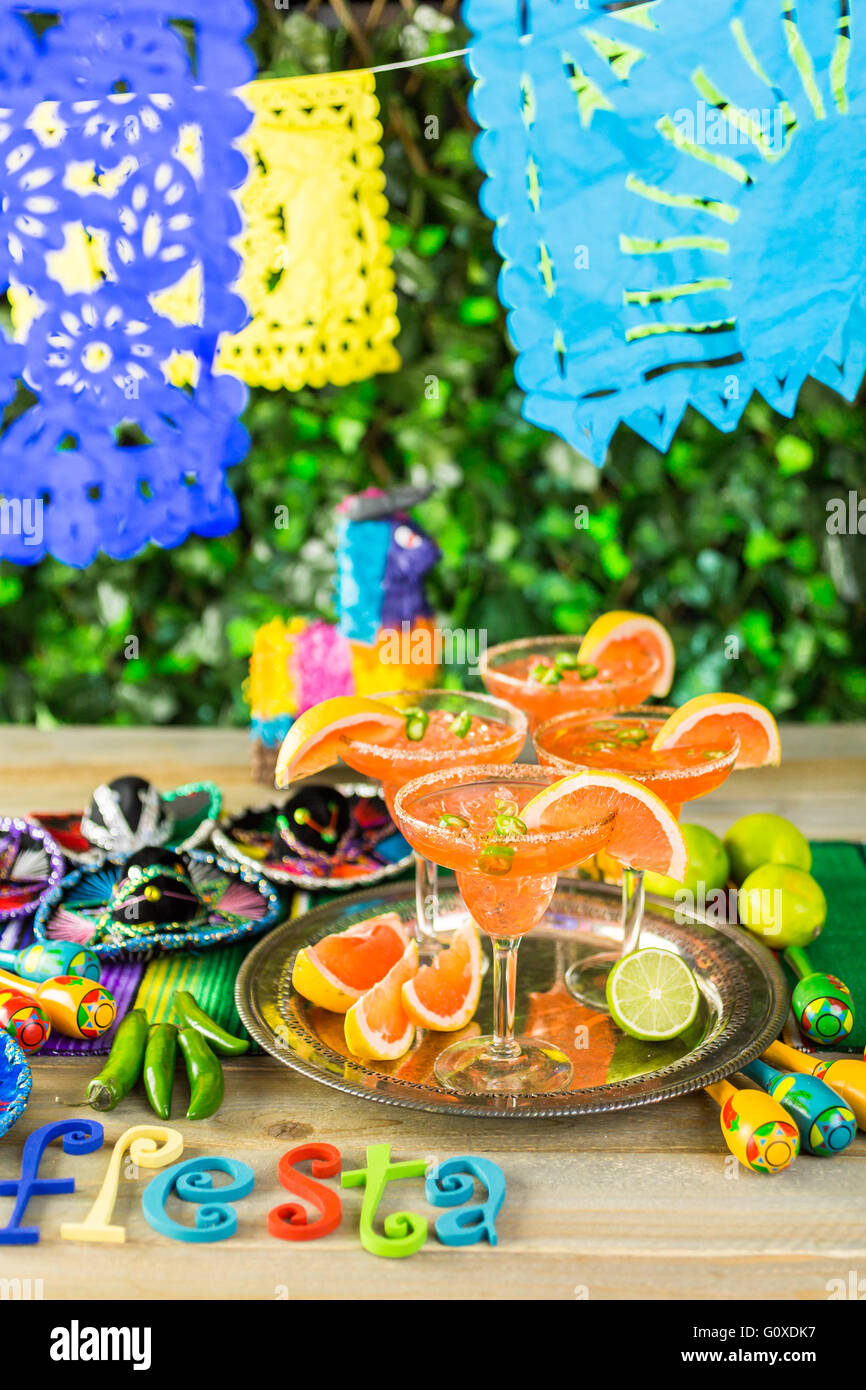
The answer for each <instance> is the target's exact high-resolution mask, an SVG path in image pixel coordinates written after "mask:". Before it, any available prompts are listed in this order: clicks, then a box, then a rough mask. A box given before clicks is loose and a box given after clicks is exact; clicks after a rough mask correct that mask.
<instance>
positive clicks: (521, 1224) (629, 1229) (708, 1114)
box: [0, 1058, 866, 1300]
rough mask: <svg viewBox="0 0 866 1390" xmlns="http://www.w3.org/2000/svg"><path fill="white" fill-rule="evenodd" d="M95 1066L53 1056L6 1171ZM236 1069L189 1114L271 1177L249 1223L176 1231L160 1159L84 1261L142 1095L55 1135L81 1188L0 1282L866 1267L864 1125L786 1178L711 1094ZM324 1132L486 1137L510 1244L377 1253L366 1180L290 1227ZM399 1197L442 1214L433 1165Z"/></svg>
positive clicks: (54, 1164)
mask: <svg viewBox="0 0 866 1390" xmlns="http://www.w3.org/2000/svg"><path fill="white" fill-rule="evenodd" d="M92 1070H93V1066H92V1063H91V1062H89V1061H86V1060H80V1059H76V1060H74V1061H60V1060H53V1059H50V1058H45V1059H43V1060H41V1061H40V1060H37V1062H36V1066H35V1073H36V1088H35V1099H34V1101H33V1103H32V1105H31V1108H30V1110H29V1112H28V1115H27V1118H26V1120H25V1121H24V1122H22V1123H21V1124H19V1125H18V1126H17V1127H16V1128H15V1129H14V1130H13V1131H12V1132H11V1133H10V1134H9V1136H8V1137H7V1139H6V1140H4V1142H3V1145H2V1148H0V1174H2V1176H3V1177H12V1176H14V1175H15V1173H16V1171H17V1165H18V1162H19V1158H20V1150H21V1144H22V1142H23V1139H24V1137H25V1135H26V1133H28V1132H29V1131H30V1130H31V1129H32V1128H35V1127H36V1126H37V1125H39V1124H44V1123H47V1122H48V1121H50V1120H53V1119H57V1118H59V1117H60V1116H66V1115H68V1114H70V1113H75V1108H76V1103H79V1104H80V1099H81V1096H82V1094H83V1091H84V1085H85V1082H86V1080H87V1078H88V1076H89V1075H90V1074H91V1072H92ZM228 1072H229V1076H228V1087H227V1101H226V1104H225V1106H224V1107H223V1109H222V1110H221V1111H220V1112H219V1113H218V1114H217V1115H216V1116H214V1117H213V1118H212V1119H211V1120H209V1121H205V1122H203V1123H200V1124H198V1125H193V1124H190V1123H188V1122H187V1121H185V1120H183V1119H182V1118H181V1119H180V1120H176V1121H175V1124H176V1125H177V1127H178V1128H180V1130H181V1132H182V1133H183V1134H184V1137H185V1139H186V1140H187V1145H188V1147H187V1149H186V1154H187V1155H188V1156H191V1155H195V1154H204V1153H231V1155H232V1156H234V1157H236V1158H240V1159H242V1160H243V1161H244V1162H247V1163H249V1164H250V1165H251V1166H252V1167H253V1169H254V1171H255V1173H256V1188H255V1190H254V1192H253V1194H252V1195H251V1197H249V1198H248V1199H247V1200H246V1201H245V1202H244V1203H243V1204H241V1206H240V1207H239V1208H238V1211H239V1230H238V1234H237V1236H236V1237H234V1238H233V1239H232V1240H231V1241H230V1242H227V1243H226V1244H224V1245H222V1244H221V1245H218V1246H209V1247H207V1248H202V1249H197V1248H195V1247H192V1246H189V1245H182V1244H180V1243H177V1244H175V1243H174V1242H172V1241H170V1240H168V1239H166V1238H164V1237H161V1236H158V1235H157V1234H156V1233H155V1232H153V1231H152V1230H151V1229H150V1228H149V1227H148V1226H147V1224H146V1222H145V1221H144V1218H143V1217H142V1214H141V1208H140V1199H141V1193H142V1190H143V1186H144V1184H145V1183H146V1182H147V1181H149V1179H150V1176H151V1175H150V1174H149V1173H143V1172H141V1173H134V1174H133V1175H132V1176H131V1177H130V1178H128V1179H127V1180H126V1181H124V1182H123V1184H122V1185H121V1191H120V1196H119V1200H118V1206H117V1209H116V1213H115V1219H116V1220H117V1221H119V1222H121V1223H125V1224H127V1228H128V1236H127V1244H126V1245H125V1246H124V1247H122V1248H118V1247H106V1248H100V1247H98V1246H94V1247H90V1248H89V1250H88V1257H87V1259H86V1260H82V1259H81V1251H80V1248H79V1247H78V1246H75V1245H73V1244H70V1243H68V1242H65V1241H60V1240H59V1239H58V1237H57V1232H58V1230H59V1227H60V1224H61V1222H62V1221H65V1220H74V1219H78V1220H80V1219H81V1218H82V1216H83V1215H84V1214H85V1213H86V1211H87V1210H88V1209H89V1206H90V1203H91V1202H92V1201H93V1199H94V1197H95V1195H96V1192H97V1190H98V1188H99V1185H100V1183H101V1181H102V1176H103V1173H104V1170H105V1165H106V1163H107V1158H108V1147H107V1146H108V1145H109V1144H111V1143H113V1142H114V1140H115V1139H116V1138H117V1137H118V1136H119V1134H120V1133H121V1132H122V1130H123V1129H125V1128H126V1127H127V1126H128V1125H131V1124H135V1123H138V1122H143V1121H145V1120H146V1119H147V1118H148V1112H147V1110H146V1107H145V1105H144V1104H143V1102H142V1100H141V1098H140V1097H139V1096H133V1097H130V1098H129V1099H128V1100H127V1101H125V1102H124V1104H123V1107H122V1109H121V1110H119V1111H117V1112H115V1113H113V1114H110V1115H106V1116H103V1117H101V1118H102V1119H103V1122H104V1124H105V1131H106V1148H104V1149H103V1150H102V1151H100V1152H97V1153H94V1154H90V1155H86V1156H84V1157H82V1158H70V1157H69V1156H68V1155H65V1154H64V1153H63V1152H62V1151H61V1150H60V1148H59V1146H53V1147H52V1149H50V1150H49V1151H48V1153H47V1155H46V1158H45V1161H44V1170H43V1175H44V1176H49V1177H50V1176H56V1175H58V1174H61V1173H62V1174H64V1175H68V1174H73V1175H74V1176H75V1178H76V1188H77V1190H76V1192H75V1194H74V1195H72V1196H68V1197H67V1196H64V1197H53V1198H51V1199H44V1198H42V1199H40V1198H35V1199H34V1201H33V1206H32V1207H31V1209H30V1213H29V1219H32V1220H34V1221H36V1222H38V1223H39V1224H40V1225H41V1227H42V1237H43V1238H42V1241H41V1243H40V1245H39V1246H37V1247H33V1248H30V1249H12V1248H4V1247H0V1279H15V1278H18V1279H31V1280H33V1279H41V1280H42V1281H43V1292H44V1296H45V1297H46V1298H65V1297H73V1296H74V1297H76V1298H103V1297H109V1296H111V1297H118V1296H119V1297H122V1298H150V1297H176V1298H184V1297H186V1298H208V1299H213V1298H247V1299H275V1298H276V1299H279V1298H290V1299H291V1298H294V1297H304V1298H306V1297H317V1298H319V1297H321V1298H355V1297H363V1298H398V1297H400V1298H459V1297H466V1296H470V1295H471V1296H472V1297H473V1298H481V1299H491V1298H497V1299H498V1298H510V1297H524V1298H553V1299H560V1300H574V1299H578V1300H582V1299H583V1298H587V1297H588V1298H590V1299H597V1298H606V1297H616V1298H647V1297H649V1298H685V1297H696V1298H718V1297H724V1296H725V1295H726V1294H727V1295H729V1296H737V1297H741V1296H746V1297H755V1298H761V1297H766V1296H769V1295H770V1293H772V1295H773V1296H775V1297H790V1298H821V1297H826V1290H827V1281H828V1280H830V1279H834V1278H843V1279H847V1277H848V1271H849V1270H850V1269H855V1270H856V1269H866V1265H864V1261H866V1183H864V1178H866V1138H863V1137H860V1138H858V1140H857V1141H856V1144H855V1146H854V1147H853V1148H852V1150H850V1151H849V1152H848V1153H847V1154H846V1155H845V1156H844V1157H842V1158H840V1159H839V1160H838V1161H837V1162H836V1163H822V1162H820V1161H818V1160H811V1161H810V1160H809V1159H803V1160H800V1161H799V1162H798V1164H797V1165H796V1166H795V1167H794V1168H792V1169H791V1170H790V1171H789V1172H787V1173H785V1174H782V1175H779V1176H778V1177H776V1178H774V1179H773V1180H772V1181H768V1180H766V1179H762V1178H760V1177H758V1176H757V1175H752V1174H749V1173H747V1172H745V1171H744V1170H743V1169H740V1168H739V1167H738V1166H736V1165H734V1164H733V1163H732V1162H730V1161H729V1160H728V1156H727V1151H726V1149H725V1147H724V1144H723V1142H722V1138H721V1135H720V1133H719V1130H718V1121H717V1112H716V1110H715V1107H714V1106H713V1105H712V1103H711V1102H710V1101H709V1100H708V1099H707V1098H705V1097H703V1096H692V1097H687V1098H685V1099H683V1100H681V1101H676V1102H672V1103H668V1104H666V1105H658V1106H652V1107H649V1108H647V1109H643V1110H638V1111H633V1112H624V1113H620V1114H613V1115H610V1116H593V1117H587V1118H586V1119H582V1120H555V1121H548V1122H537V1123H533V1124H526V1125H525V1124H522V1123H520V1122H518V1123H514V1122H511V1121H507V1122H504V1123H502V1122H498V1121H486V1120H485V1121H481V1120H479V1121H472V1120H467V1119H457V1118H454V1117H451V1116H438V1115H425V1114H420V1113H416V1112H413V1111H398V1110H395V1109H393V1108H391V1107H386V1106H375V1105H365V1104H364V1103H363V1102H361V1101H355V1100H352V1099H351V1098H348V1097H344V1096H340V1095H338V1094H336V1093H334V1092H330V1091H327V1090H325V1089H324V1088H321V1087H317V1086H314V1085H313V1084H312V1083H311V1082H307V1081H305V1080H303V1079H302V1078H298V1077H295V1076H293V1075H292V1074H291V1073H287V1072H286V1071H285V1070H284V1069H283V1068H281V1067H280V1066H279V1065H278V1064H277V1063H276V1062H273V1061H271V1060H270V1059H268V1060H263V1061H255V1060H253V1061H250V1060H245V1059H244V1060H240V1061H237V1062H232V1063H230V1064H229V1066H228ZM179 1090H181V1091H182V1087H181V1085H180V1083H179ZM79 1113H81V1112H79ZM314 1138H315V1139H328V1140H330V1141H331V1142H333V1143H336V1144H337V1146H338V1147H339V1148H340V1149H341V1150H342V1153H343V1161H344V1165H345V1166H346V1167H349V1166H355V1165H358V1164H361V1163H362V1162H363V1153H364V1147H365V1145H366V1144H367V1143H370V1142H382V1141H390V1142H391V1144H392V1151H393V1153H394V1155H395V1157H398V1158H408V1157H417V1156H420V1155H423V1156H426V1157H428V1158H433V1157H437V1156H440V1157H441V1156H446V1155H447V1154H450V1153H454V1152H465V1151H467V1150H468V1151H472V1152H478V1153H482V1154H485V1155H487V1156H488V1157H490V1158H493V1159H494V1160H495V1161H497V1162H498V1163H500V1164H501V1166H502V1168H503V1170H504V1172H505V1174H506V1180H507V1183H508V1195H507V1199H506V1205H505V1207H504V1208H503V1211H502V1213H501V1216H500V1219H499V1223H498V1225H499V1234H500V1241H501V1244H500V1245H499V1247H498V1248H497V1249H496V1250H495V1251H493V1250H490V1249H488V1248H487V1247H484V1248H479V1249H474V1250H472V1249H470V1250H464V1251H459V1252H449V1251H447V1250H445V1249H443V1248H442V1247H441V1246H439V1245H438V1243H437V1242H436V1241H435V1238H434V1237H433V1235H432V1233H431V1237H430V1239H429V1240H428V1243H427V1245H426V1246H425V1247H424V1249H423V1250H422V1251H421V1252H419V1254H418V1255H417V1256H415V1257H413V1258H412V1259H411V1260H406V1261H399V1262H398V1261H394V1262H393V1263H391V1262H389V1261H387V1260H380V1259H375V1258H374V1257H372V1256H369V1255H366V1254H365V1253H364V1252H363V1251H362V1250H361V1248H360V1244H359V1242H358V1238H357V1219H358V1211H359V1208H360V1201H361V1194H360V1192H357V1191H351V1192H347V1193H345V1194H344V1220H343V1225H342V1226H341V1228H340V1229H339V1230H338V1231H337V1232H335V1233H334V1235H333V1236H331V1237H328V1238H327V1240H325V1241H323V1242H321V1244H319V1243H318V1242H317V1243H314V1244H311V1245H310V1246H308V1247H307V1246H304V1247H289V1246H288V1245H287V1244H285V1243H283V1242H279V1241H276V1240H274V1239H272V1238H271V1237H269V1236H268V1235H267V1233H266V1230H265V1217H266V1213H267V1211H268V1210H269V1209H270V1208H271V1207H272V1206H276V1205H277V1204H278V1203H279V1202H280V1201H282V1200H283V1199H284V1197H285V1195H286V1194H285V1193H284V1191H283V1189H282V1188H281V1187H280V1186H279V1184H278V1182H277V1180H276V1165H277V1160H278V1158H279V1156H280V1154H281V1153H283V1152H284V1150H285V1149H286V1148H288V1147H290V1146H291V1145H292V1144H295V1143H300V1142H304V1141H306V1140H310V1139H314ZM386 1209H387V1210H411V1211H415V1212H420V1213H422V1214H425V1215H427V1216H428V1217H429V1218H431V1219H433V1218H434V1216H435V1213H434V1212H433V1211H432V1210H430V1209H429V1208H428V1207H427V1205H426V1203H425V1201H424V1197H423V1188H422V1185H421V1182H420V1180H419V1181H417V1182H413V1183H411V1184H404V1183H401V1184H394V1185H392V1187H391V1188H390V1189H389V1195H388V1200H387V1208H386ZM491 1261H493V1262H494V1263H491Z"/></svg>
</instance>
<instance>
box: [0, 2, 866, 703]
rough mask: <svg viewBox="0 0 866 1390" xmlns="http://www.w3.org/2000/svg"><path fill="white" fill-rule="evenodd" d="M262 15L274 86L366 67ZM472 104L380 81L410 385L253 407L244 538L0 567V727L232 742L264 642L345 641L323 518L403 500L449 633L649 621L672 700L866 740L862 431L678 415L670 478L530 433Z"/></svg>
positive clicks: (818, 418)
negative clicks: (765, 708)
mask: <svg viewBox="0 0 866 1390" xmlns="http://www.w3.org/2000/svg"><path fill="white" fill-rule="evenodd" d="M325 11H326V6H324V5H323V6H322V7H321V8H320V10H319V12H318V15H320V16H321V15H324V14H325ZM260 13H261V22H260V24H259V27H258V30H257V32H256V34H255V36H254V42H255V44H256V46H257V51H258V55H259V61H260V68H261V70H262V71H263V72H269V73H272V74H292V73H302V72H320V71H326V70H329V69H332V68H339V67H341V66H346V65H349V64H354V63H356V62H357V61H358V57H357V53H356V51H355V49H354V48H353V46H352V43H351V42H350V40H349V38H348V37H347V35H346V33H345V31H339V30H337V31H335V30H334V29H333V28H330V29H329V28H327V27H326V26H325V25H324V24H323V23H320V22H319V19H318V18H317V19H315V20H314V19H312V18H310V17H309V16H306V15H304V14H302V13H301V12H299V11H295V12H293V11H292V10H291V9H290V10H289V11H278V10H276V9H275V8H274V7H272V6H270V5H265V4H262V5H261V6H260ZM332 18H333V16H332ZM450 26H452V21H451V20H449V19H448V18H447V17H445V16H443V15H442V14H439V13H437V11H435V10H433V9H432V7H430V6H419V8H418V10H417V11H416V12H415V18H414V19H413V21H412V22H411V23H409V24H407V23H406V22H405V15H404V22H402V23H401V24H400V25H395V26H392V27H385V28H380V29H378V30H377V31H376V32H375V33H371V34H369V35H368V36H367V38H368V42H369V44H370V50H371V54H370V58H369V59H367V61H372V62H374V63H377V64H378V63H386V62H390V61H395V60H399V59H400V58H402V57H406V56H416V55H417V54H418V53H424V52H430V51H434V52H435V51H438V52H445V51H449V50H450V49H453V48H460V47H462V46H463V44H464V42H465V34H464V32H463V31H462V30H460V29H459V27H457V26H456V25H454V26H453V27H450ZM468 85H469V80H468V76H467V73H466V70H465V68H464V66H463V64H462V62H460V61H456V62H455V61H446V62H442V63H439V64H434V65H431V66H429V67H427V68H424V69H416V70H410V71H403V72H397V73H390V74H384V75H382V77H381V78H380V79H379V85H378V91H379V96H380V100H381V101H382V108H383V111H382V120H383V125H384V128H385V133H384V137H383V146H384V152H385V169H386V173H387V178H388V195H389V198H390V203H391V218H390V221H391V228H392V245H393V250H394V263H395V270H396V276H397V285H398V291H399V297H400V309H399V315H400V323H401V325H402V331H401V335H400V339H399V344H398V346H399V349H400V352H401V355H402V358H403V367H402V370H401V371H400V372H398V373H395V374H393V375H383V376H380V377H378V378H376V379H375V380H372V381H366V382H362V383H359V384H357V385H354V386H349V387H346V388H344V389H334V388H327V389H324V390H320V391H312V390H309V391H301V392H298V393H296V394H289V393H286V392H278V393H273V394H271V393H268V392H266V391H258V392H254V393H253V396H252V399H251V403H250V406H249V409H248V413H247V424H248V426H249V429H250V431H251V435H252V448H251V451H250V454H249V457H248V459H247V461H246V462H245V463H244V464H243V465H242V466H241V467H238V468H237V469H235V470H233V475H232V479H231V481H232V485H233V487H234V489H235V491H236V493H237V496H238V499H239V502H240V506H241V510H242V522H241V525H240V526H239V527H238V529H237V530H236V531H235V532H233V533H232V534H231V535H228V536H225V537H223V538H221V539H217V540H210V541H207V540H200V539H195V538H193V539H191V540H189V541H188V542H187V543H186V544H185V545H183V546H181V547H179V548H178V549H176V550H172V551H167V552H163V551H160V550H158V549H157V548H155V547H150V548H149V549H148V550H147V551H146V552H145V553H143V554H142V555H141V556H139V557H138V558H137V559H134V560H131V561H128V562H126V563H123V564H117V563H114V562H112V561H110V560H107V559H105V558H100V559H99V560H97V562H96V563H94V564H93V565H92V566H90V568H89V569H87V570H86V571H84V572H78V571H75V570H71V569H69V568H67V567H65V566H62V565H60V564H58V563H56V562H55V561H52V560H49V561H46V562H45V563H43V564H41V565H39V566H38V567H36V568H34V569H32V570H27V569H23V568H17V567H15V566H11V565H5V566H0V644H2V652H0V655H2V666H0V719H5V720H11V721H33V720H36V721H37V722H39V723H42V724H44V725H49V724H51V723H52V722H54V721H62V722H69V723H91V722H92V723H97V722H104V723H121V724H123V723H127V724H133V723H172V722H177V723H192V724H212V723H214V724H215V723H220V722H222V723H243V722H245V720H246V718H247V711H246V707H245V704H244V701H243V696H242V689H241V687H242V682H243V679H244V676H245V672H246V662H247V658H248V654H249V651H250V648H251V645H252V640H253V634H254V632H255V629H256V627H257V625H258V624H259V623H261V622H263V621H265V620H266V619H268V618H270V617H272V616H273V615H274V614H276V613H283V614H285V613H290V612H298V613H303V614H307V615H312V614H319V615H322V616H325V617H330V616H333V592H332V585H333V575H334V562H333V539H334V533H333V522H332V514H333V507H334V505H335V504H336V503H337V502H338V501H339V499H340V498H341V497H342V496H343V495H344V494H345V493H346V492H348V491H352V490H357V489H359V488H362V487H366V486H369V485H371V484H377V485H387V484H389V483H392V482H396V481H401V480H404V479H407V478H408V479H412V480H418V481H421V480H428V479H429V480H431V481H432V482H434V483H435V485H436V492H435V494H434V496H433V497H432V498H431V499H430V500H429V501H428V502H427V503H426V504H425V505H424V507H423V508H421V509H420V512H419V517H420V519H421V520H422V521H423V522H424V523H425V524H426V525H427V527H428V529H430V530H431V531H432V532H433V533H434V534H435V535H436V537H437V539H438V540H439V543H440V545H441V547H442V551H443V559H442V563H441V565H440V566H439V567H438V570H437V572H436V575H435V580H434V599H435V603H436V606H437V610H438V611H439V612H440V613H441V614H442V616H443V619H444V620H445V621H446V622H447V624H448V625H449V626H452V627H471V628H473V629H481V630H486V632H487V637H488V640H489V642H491V643H492V642H495V641H501V640H504V639H506V638H509V637H518V636H522V635H526V634H529V633H532V632H538V633H543V632H549V631H554V630H559V631H562V632H569V633H572V632H580V631H582V630H583V629H584V628H585V626H586V625H587V624H588V623H589V622H590V621H591V620H592V618H593V617H594V616H596V615H597V614H598V613H599V612H601V611H603V610H604V609H606V608H611V607H633V608H639V609H643V610H646V611H647V612H651V613H653V614H655V615H656V616H657V617H658V618H659V619H660V620H661V621H662V622H664V623H665V624H666V625H667V626H668V627H669V628H670V630H671V632H672V634H673V636H674V640H675V643H676V648H677V653H678V659H679V666H678V677H677V683H676V687H675V691H674V694H675V697H676V698H677V699H682V698H685V697H687V696H689V695H692V694H695V693H697V692H699V691H701V690H710V689H714V688H716V689H718V688H727V689H731V690H740V691H744V692H748V693H749V694H750V695H752V696H753V697H755V698H756V699H759V700H762V701H764V702H766V703H767V704H768V705H770V706H771V707H772V708H773V709H774V710H775V712H776V713H777V714H780V715H787V716H789V717H798V718H805V719H812V720H828V719H854V718H863V717H864V716H866V658H864V653H866V613H864V569H866V563H864V550H866V543H864V539H863V536H862V535H859V534H857V533H856V532H855V533H854V534H850V533H849V534H833V533H831V532H830V531H828V525H827V522H828V510H827V507H828V502H830V501H831V500H832V499H834V498H845V499H847V498H848V494H849V492H853V493H854V494H855V498H854V503H855V507H856V500H857V495H858V494H857V489H858V488H859V487H860V486H861V483H862V477H863V455H864V445H863V438H864V411H863V408H862V405H861V406H858V407H854V408H852V407H849V406H848V405H846V404H845V402H843V401H842V400H841V399H839V398H838V397H836V396H834V395H833V393H831V392H830V391H827V390H824V389H823V388H821V387H819V386H817V385H815V384H810V385H808V386H807V388H806V389H805V390H804V392H803V396H802V399H801V403H800V408H799V410H798V412H797V415H796V417H795V418H794V419H793V420H791V421H788V420H782V419H781V418H780V417H778V416H775V415H774V414H773V413H772V412H771V411H770V410H769V409H768V407H767V406H766V405H765V404H763V402H761V401H760V400H755V401H753V402H752V404H751V405H750V407H749V409H748V410H747V412H746V416H745V418H744V420H743V422H742V424H741V426H740V428H739V429H738V430H737V432H736V433H735V434H734V435H731V436H727V435H721V434H719V433H718V432H717V431H716V430H715V429H714V428H713V427H712V426H711V425H709V424H708V423H707V422H706V421H704V420H703V419H702V418H701V417H699V416H697V415H690V416H689V417H688V418H687V420H686V421H685V422H684V424H683V426H682V427H681V429H680V432H679V434H678V436H677V439H676V441H675V442H674V444H673V447H672V448H671V450H670V452H669V454H668V455H667V456H665V457H662V456H661V455H660V454H658V453H657V452H656V451H655V450H653V449H651V448H649V447H648V446H647V445H645V444H644V443H643V442H642V441H641V440H640V439H638V438H637V437H636V436H634V435H633V434H631V433H630V432H629V431H628V430H625V429H621V430H620V432H619V433H618V435H617V437H616V439H615V441H614V444H613V447H612V450H611V455H610V458H609V461H608V463H607V465H606V467H605V468H604V470H603V471H601V472H598V471H597V470H596V469H594V468H593V467H592V466H591V465H590V464H588V463H587V461H586V460H585V459H582V458H581V457H580V456H579V455H578V454H576V453H575V452H574V451H573V450H572V449H570V448H569V447H568V446H566V445H565V444H564V443H563V442H562V441H561V440H559V439H558V438H556V437H555V436H553V435H549V434H545V433H543V432H542V431H540V430H538V429H535V428H534V427H533V426H531V425H528V424H527V423H526V422H525V421H524V420H523V419H522V418H521V415H520V405H521V392H520V390H519V389H518V387H517V386H516V384H515V380H514V372H513V357H512V353H511V351H510V348H509V345H508V336H507V327H506V320H505V315H504V313H503V311H502V309H501V307H500V306H499V303H498V300H497V297H496V277H497V274H498V271H499V261H498V258H497V255H496V253H495V251H494V248H493V242H492V235H491V232H492V229H491V226H490V224H489V223H488V221H487V220H486V219H485V218H484V216H483V215H482V214H481V212H480V211H479V208H478V196H477V195H478V186H479V175H478V172H477V169H476V167H475V164H474V161H473V158H472V141H473V138H474V130H473V127H472V123H471V121H470V119H469V117H468V115H467V112H466V104H465V99H466V95H467V91H468ZM864 513H866V506H864ZM862 525H863V530H864V532H866V515H864V517H863V521H862ZM849 530H850V528H849ZM463 675H464V673H462V672H460V671H450V672H448V673H447V679H448V680H449V682H453V681H457V680H459V679H460V678H461V677H462V676H463Z"/></svg>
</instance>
